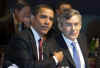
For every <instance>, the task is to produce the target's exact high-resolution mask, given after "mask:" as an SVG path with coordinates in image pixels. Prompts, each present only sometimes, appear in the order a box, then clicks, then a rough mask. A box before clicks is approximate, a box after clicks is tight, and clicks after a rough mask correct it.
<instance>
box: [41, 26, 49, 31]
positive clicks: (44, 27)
mask: <svg viewBox="0 0 100 68" xmlns="http://www.w3.org/2000/svg"><path fill="white" fill-rule="evenodd" d="M41 29H42V30H49V27H48V26H41Z"/></svg>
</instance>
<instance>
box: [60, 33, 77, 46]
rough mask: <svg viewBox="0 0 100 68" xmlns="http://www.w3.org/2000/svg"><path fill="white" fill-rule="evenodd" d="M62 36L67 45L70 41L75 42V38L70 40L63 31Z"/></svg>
mask: <svg viewBox="0 0 100 68" xmlns="http://www.w3.org/2000/svg"><path fill="white" fill-rule="evenodd" d="M62 37H63V38H64V40H65V42H66V44H68V45H69V44H71V43H72V42H75V43H77V39H75V40H74V41H72V40H70V39H68V38H67V37H65V36H64V34H63V33H62Z"/></svg>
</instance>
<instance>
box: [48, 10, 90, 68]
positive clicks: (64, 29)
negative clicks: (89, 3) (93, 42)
mask: <svg viewBox="0 0 100 68" xmlns="http://www.w3.org/2000/svg"><path fill="white" fill-rule="evenodd" d="M81 19H82V18H81V15H80V13H79V12H78V11H77V10H74V9H69V10H67V11H65V12H64V13H62V14H60V15H59V16H58V18H57V20H58V28H59V30H60V31H61V33H60V34H59V35H58V36H56V37H55V38H53V39H52V38H51V39H50V41H48V42H49V43H48V45H51V46H50V47H49V48H52V46H53V48H54V49H53V48H52V49H49V50H51V51H53V50H57V51H59V50H62V51H63V54H64V58H63V61H62V62H61V63H60V64H59V66H58V67H60V68H88V58H87V51H86V50H87V49H86V46H87V44H86V42H87V41H86V38H85V37H84V35H82V34H80V29H81V26H82V23H81V22H82V20H81ZM51 42H52V43H51ZM54 46H55V47H54Z"/></svg>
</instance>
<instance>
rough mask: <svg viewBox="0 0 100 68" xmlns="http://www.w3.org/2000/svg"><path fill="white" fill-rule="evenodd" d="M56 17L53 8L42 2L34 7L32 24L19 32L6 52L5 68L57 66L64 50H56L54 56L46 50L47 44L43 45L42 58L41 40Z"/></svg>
mask: <svg viewBox="0 0 100 68" xmlns="http://www.w3.org/2000/svg"><path fill="white" fill-rule="evenodd" d="M53 19H54V11H53V9H52V8H51V7H50V6H48V5H45V4H40V5H38V6H36V7H35V9H34V17H32V19H31V21H32V26H31V27H30V28H29V29H26V30H24V31H23V32H21V33H19V34H17V35H16V36H15V37H14V38H13V39H12V40H11V42H10V45H9V48H7V51H6V54H5V61H4V65H3V66H4V67H3V68H55V67H56V65H57V64H58V63H59V62H61V61H62V58H63V54H62V52H61V51H60V52H55V53H54V54H53V55H52V56H51V55H49V54H48V53H47V51H46V47H47V46H46V44H45V45H43V47H42V52H41V55H42V56H41V57H42V58H41V59H40V49H39V42H38V41H39V40H40V39H43V37H44V36H45V35H46V34H47V33H48V31H49V30H50V29H51V27H52V24H53Z"/></svg>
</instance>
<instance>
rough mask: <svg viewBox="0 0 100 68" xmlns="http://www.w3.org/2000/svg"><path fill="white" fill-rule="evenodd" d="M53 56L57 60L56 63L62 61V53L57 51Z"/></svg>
mask: <svg viewBox="0 0 100 68" xmlns="http://www.w3.org/2000/svg"><path fill="white" fill-rule="evenodd" d="M54 56H55V57H56V59H57V60H58V62H61V61H62V60H63V56H64V55H63V52H62V51H57V52H54Z"/></svg>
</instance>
